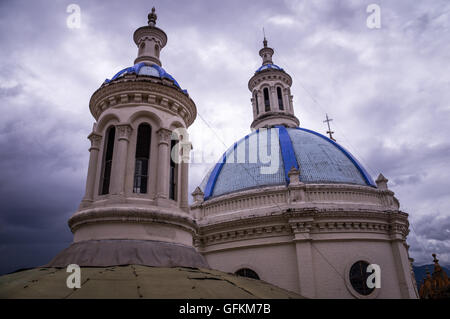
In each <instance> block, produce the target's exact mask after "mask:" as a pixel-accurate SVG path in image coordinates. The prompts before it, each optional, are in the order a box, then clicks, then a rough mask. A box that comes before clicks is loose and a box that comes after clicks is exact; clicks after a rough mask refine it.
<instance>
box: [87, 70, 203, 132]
mask: <svg viewBox="0 0 450 319" xmlns="http://www.w3.org/2000/svg"><path fill="white" fill-rule="evenodd" d="M136 104H139V105H150V106H152V107H155V108H157V109H160V110H163V111H165V112H168V113H170V114H173V115H177V116H179V117H180V118H182V119H183V121H184V122H185V124H186V127H188V126H190V125H191V124H192V123H193V122H194V120H195V118H196V117H197V108H196V106H195V103H194V101H192V99H191V98H189V97H188V96H186V94H185V93H183V92H182V91H181V90H180V89H179V88H178V87H176V86H175V85H174V84H173V83H172V82H171V81H169V80H166V79H160V78H155V77H149V76H137V75H135V74H131V75H127V76H124V77H121V78H119V79H116V80H114V81H112V82H110V83H107V84H104V85H102V86H101V87H100V88H99V89H98V90H97V91H95V92H94V94H93V95H92V97H91V100H90V102H89V109H90V111H91V113H92V115H93V116H94V118H95V119H96V120H98V119H99V117H100V115H101V114H102V113H103V112H104V111H105V110H106V109H108V108H110V107H122V106H128V105H136Z"/></svg>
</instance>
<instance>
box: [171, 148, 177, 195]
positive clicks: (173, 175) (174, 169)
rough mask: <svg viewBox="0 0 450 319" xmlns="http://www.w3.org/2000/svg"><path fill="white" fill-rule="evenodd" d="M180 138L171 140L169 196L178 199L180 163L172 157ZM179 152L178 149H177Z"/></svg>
mask: <svg viewBox="0 0 450 319" xmlns="http://www.w3.org/2000/svg"><path fill="white" fill-rule="evenodd" d="M177 142H178V140H171V142H170V154H171V156H170V177H169V178H170V180H169V198H170V199H173V200H177V195H178V192H177V187H178V164H177V163H176V162H175V161H174V160H173V159H172V150H173V148H174V147H177V148H178V146H176V145H177ZM175 152H177V150H176V151H175Z"/></svg>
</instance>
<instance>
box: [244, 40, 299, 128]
mask: <svg viewBox="0 0 450 319" xmlns="http://www.w3.org/2000/svg"><path fill="white" fill-rule="evenodd" d="M263 45H264V47H263V48H262V49H261V50H259V55H260V56H261V58H262V60H263V63H262V65H261V67H260V68H258V70H256V72H255V74H254V75H253V76H252V77H251V79H250V80H249V81H248V89H249V90H250V92H252V98H251V102H252V106H253V122H252V124H251V126H250V127H251V129H258V128H261V127H273V126H276V125H283V126H285V127H297V126H299V124H300V123H299V120H298V119H297V117H296V116H295V114H294V107H293V104H292V98H293V97H292V95H291V85H292V78H291V76H290V75H289V74H287V73H286V72H285V71H284V70H283V69H282V68H280V67H279V66H278V65H276V64H273V62H272V56H273V54H274V51H273V49H272V48H269V47H268V46H267V40H266V38H264V41H263Z"/></svg>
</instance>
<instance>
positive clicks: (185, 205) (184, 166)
mask: <svg viewBox="0 0 450 319" xmlns="http://www.w3.org/2000/svg"><path fill="white" fill-rule="evenodd" d="M191 148H192V145H191V143H190V142H183V143H182V145H181V149H182V154H181V163H180V186H179V190H180V208H181V209H182V210H184V211H186V212H188V211H189V198H188V196H189V194H188V188H189V152H190V150H191Z"/></svg>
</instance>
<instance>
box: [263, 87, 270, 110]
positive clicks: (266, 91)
mask: <svg viewBox="0 0 450 319" xmlns="http://www.w3.org/2000/svg"><path fill="white" fill-rule="evenodd" d="M263 92H264V110H265V111H266V112H269V111H270V99H269V89H268V88H264V90H263Z"/></svg>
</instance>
